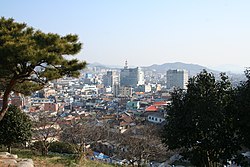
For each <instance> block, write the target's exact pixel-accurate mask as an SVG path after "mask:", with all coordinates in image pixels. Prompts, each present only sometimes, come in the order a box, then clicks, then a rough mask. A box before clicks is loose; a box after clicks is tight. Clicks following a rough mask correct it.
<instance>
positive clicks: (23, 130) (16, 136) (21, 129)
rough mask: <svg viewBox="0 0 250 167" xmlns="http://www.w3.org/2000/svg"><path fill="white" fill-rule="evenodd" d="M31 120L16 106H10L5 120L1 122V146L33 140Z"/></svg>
mask: <svg viewBox="0 0 250 167" xmlns="http://www.w3.org/2000/svg"><path fill="white" fill-rule="evenodd" d="M31 126H32V124H31V120H30V119H29V117H28V116H27V115H26V114H25V113H23V112H22V111H21V110H20V109H18V108H17V107H16V106H10V107H9V108H8V112H7V114H6V116H5V117H4V119H3V120H2V121H0V144H3V145H5V146H7V148H8V151H9V152H11V146H12V145H13V144H16V143H24V142H27V141H29V140H30V139H31V133H32V132H31Z"/></svg>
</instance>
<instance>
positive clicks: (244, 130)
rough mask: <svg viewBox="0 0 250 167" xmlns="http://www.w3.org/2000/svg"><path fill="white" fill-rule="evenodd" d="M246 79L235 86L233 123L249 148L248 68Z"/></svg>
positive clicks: (249, 76)
mask: <svg viewBox="0 0 250 167" xmlns="http://www.w3.org/2000/svg"><path fill="white" fill-rule="evenodd" d="M245 75H246V77H247V80H246V81H245V82H242V83H241V85H240V86H238V87H237V93H236V96H235V104H236V106H237V108H236V110H235V111H236V116H235V118H234V121H235V125H236V128H237V130H238V131H239V134H238V135H239V136H240V137H241V140H242V145H244V146H245V147H247V148H248V149H250V131H249V129H250V122H249V120H250V69H247V70H246V71H245Z"/></svg>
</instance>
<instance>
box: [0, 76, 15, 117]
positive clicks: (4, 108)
mask: <svg viewBox="0 0 250 167" xmlns="http://www.w3.org/2000/svg"><path fill="white" fill-rule="evenodd" d="M15 84H16V80H14V79H12V80H11V81H10V83H9V85H8V86H7V88H6V89H5V91H4V95H3V106H2V109H1V111H0V121H1V120H2V119H3V117H4V115H5V113H6V112H7V110H8V102H9V96H10V92H11V91H12V89H13V87H14V85H15Z"/></svg>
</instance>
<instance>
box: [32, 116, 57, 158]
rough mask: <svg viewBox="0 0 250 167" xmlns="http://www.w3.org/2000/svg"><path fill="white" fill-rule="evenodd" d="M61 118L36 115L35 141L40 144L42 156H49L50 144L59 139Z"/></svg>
mask: <svg viewBox="0 0 250 167" xmlns="http://www.w3.org/2000/svg"><path fill="white" fill-rule="evenodd" d="M59 121H60V116H59V115H58V116H48V113H45V112H43V113H42V112H40V113H39V114H36V118H35V119H34V127H33V137H32V138H33V141H35V142H38V143H40V144H41V145H40V146H39V147H41V148H40V149H41V150H40V151H41V152H42V155H47V154H48V149H49V147H50V144H51V143H52V142H54V141H57V140H58V139H59V134H60V132H61V130H62V129H61V127H60V126H59V124H58V123H59Z"/></svg>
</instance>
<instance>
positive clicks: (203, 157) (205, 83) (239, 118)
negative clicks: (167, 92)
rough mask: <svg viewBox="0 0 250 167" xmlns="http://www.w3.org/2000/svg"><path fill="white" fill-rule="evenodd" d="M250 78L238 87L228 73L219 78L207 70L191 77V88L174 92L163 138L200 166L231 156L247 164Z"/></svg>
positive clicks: (223, 162)
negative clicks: (249, 90)
mask: <svg viewBox="0 0 250 167" xmlns="http://www.w3.org/2000/svg"><path fill="white" fill-rule="evenodd" d="M249 78H250V77H248V81H247V82H246V83H245V84H243V85H242V86H243V87H242V86H240V87H239V88H237V90H238V91H236V90H235V89H234V88H233V87H232V86H231V83H230V81H229V79H228V77H227V76H226V75H225V74H221V76H220V80H216V79H215V77H214V75H213V74H212V73H208V72H207V71H205V70H204V71H202V72H201V73H200V74H198V75H197V76H194V77H192V78H191V79H189V82H188V85H187V88H188V89H187V91H183V90H176V91H175V92H173V94H172V104H171V105H170V106H169V112H168V116H167V118H166V120H167V123H166V125H165V127H164V130H163V133H162V138H163V142H164V143H165V144H166V145H167V146H168V148H169V149H170V150H175V149H179V150H180V153H181V155H182V156H183V158H184V159H186V160H189V161H190V162H191V163H192V164H193V165H196V166H201V167H213V166H221V165H226V164H227V163H228V161H229V160H234V161H235V162H236V163H238V164H241V165H243V166H244V165H245V162H244V161H243V159H244V158H243V157H242V155H241V154H240V151H241V150H242V148H243V147H242V146H245V147H248V145H247V143H248V142H249V140H248V139H249V138H248V137H249V136H248V135H249V118H250V115H249V113H250V112H249V107H250V104H249V98H248V97H249V94H248V92H246V90H248V89H249V88H248V87H249ZM245 93H247V94H248V95H246V94H245ZM241 98H242V99H241ZM236 99H238V100H236ZM242 102H243V104H244V105H243V106H242ZM245 107H248V110H246V111H244V109H246V108H245ZM247 120H248V121H247ZM243 141H245V142H243ZM248 148H249V147H248Z"/></svg>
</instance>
